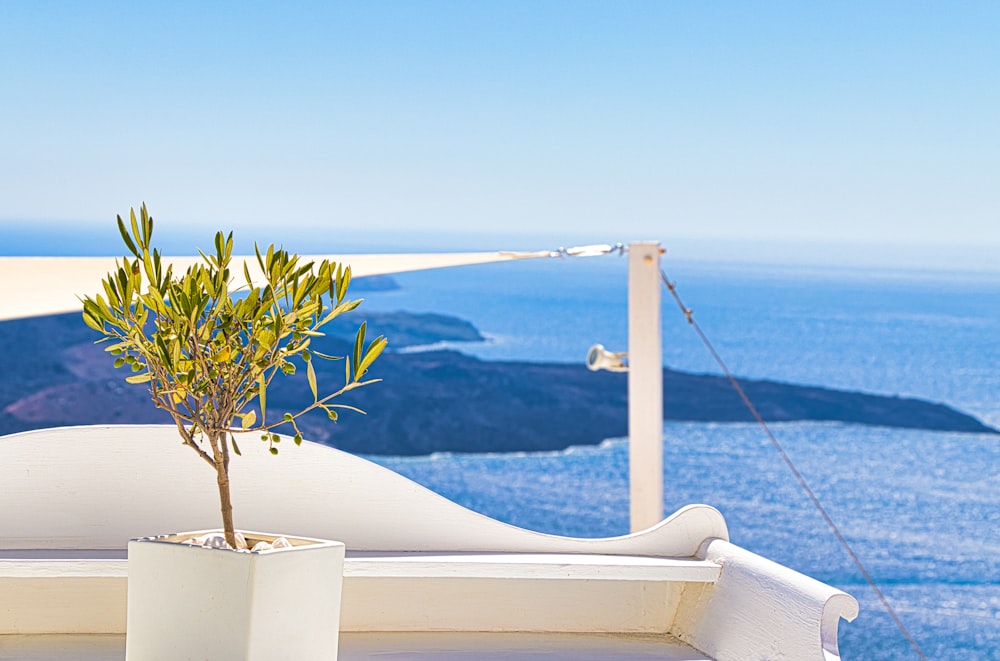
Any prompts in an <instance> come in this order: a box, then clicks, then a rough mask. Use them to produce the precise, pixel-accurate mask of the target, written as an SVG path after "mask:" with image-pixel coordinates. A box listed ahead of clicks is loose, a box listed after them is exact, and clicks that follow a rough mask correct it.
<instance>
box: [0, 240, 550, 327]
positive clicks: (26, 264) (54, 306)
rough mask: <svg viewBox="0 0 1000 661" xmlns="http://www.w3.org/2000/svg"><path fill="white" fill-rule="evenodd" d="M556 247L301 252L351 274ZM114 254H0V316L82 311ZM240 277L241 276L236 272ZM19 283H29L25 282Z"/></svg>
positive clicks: (252, 262)
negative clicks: (345, 266)
mask: <svg viewBox="0 0 1000 661" xmlns="http://www.w3.org/2000/svg"><path fill="white" fill-rule="evenodd" d="M557 254H558V253H554V252H551V251H540V252H478V253H425V254H398V255H303V256H302V257H301V259H303V260H304V262H303V263H305V262H308V261H319V260H322V259H329V260H331V261H334V262H338V263H343V264H348V265H350V266H351V273H352V275H353V276H354V277H362V276H366V275H382V274H391V273H403V272H406V271H422V270H426V269H436V268H445V267H451V266H464V265H469V264H487V263H490V262H504V261H510V260H515V259H531V258H536V257H554V256H556V255H557ZM198 260H199V258H197V257H166V256H165V257H164V258H163V261H164V263H165V264H166V263H169V264H172V265H173V266H174V272H175V273H182V272H183V271H184V270H185V269H187V268H188V267H189V266H190V265H192V264H194V263H196V262H197V261H198ZM244 263H245V264H246V265H247V267H248V269H249V270H250V275H251V277H253V278H260V277H261V276H260V267H259V266H258V264H257V258H256V257H254V256H249V257H233V264H234V266H233V267H232V272H233V273H234V274H235V273H238V274H242V273H243V266H242V265H243V264H244ZM115 268H116V266H115V258H114V257H0V320H4V319H19V318H22V317H34V316H39V315H45V314H59V313H63V312H82V311H83V305H82V303H80V299H79V298H78V297H82V296H85V295H91V296H92V295H94V294H97V293H98V292H101V291H103V290H102V289H101V280H102V279H103V278H104V277H105V276H106V275H107V274H108V273H109V272H110V271H112V270H115ZM239 277H242V276H239ZM24 283H31V286H30V287H25V286H24Z"/></svg>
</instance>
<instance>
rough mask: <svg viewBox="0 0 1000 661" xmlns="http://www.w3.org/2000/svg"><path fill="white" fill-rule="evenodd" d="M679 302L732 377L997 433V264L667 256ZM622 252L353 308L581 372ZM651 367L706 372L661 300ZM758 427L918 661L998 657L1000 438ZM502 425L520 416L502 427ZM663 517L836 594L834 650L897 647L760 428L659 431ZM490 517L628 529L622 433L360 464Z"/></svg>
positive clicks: (603, 335)
mask: <svg viewBox="0 0 1000 661" xmlns="http://www.w3.org/2000/svg"><path fill="white" fill-rule="evenodd" d="M664 267H665V269H666V271H667V273H668V274H669V276H670V277H671V279H672V280H674V281H675V282H676V283H677V287H678V291H679V292H680V294H681V296H682V298H683V299H684V302H685V303H686V305H687V306H688V307H689V308H691V309H692V310H693V311H694V316H695V319H697V320H698V322H699V324H700V325H701V327H702V328H703V329H704V331H705V333H706V334H707V335H708V336H709V338H711V340H712V341H713V342H714V343H715V346H716V348H717V349H718V351H719V353H720V354H721V355H722V356H723V358H724V359H725V360H726V361H727V362H728V364H729V366H730V368H731V369H732V371H733V372H734V373H736V374H737V375H739V376H743V377H750V378H768V379H776V380H781V381H788V382H794V383H803V384H815V385H821V386H829V387H837V388H844V389H851V390H862V391H867V392H873V393H881V394H888V395H900V396H913V397H921V398H925V399H929V400H934V401H939V402H944V403H947V404H949V405H951V406H954V407H956V408H958V409H960V410H963V411H965V412H967V413H971V414H973V415H975V416H977V417H978V418H979V419H981V420H982V421H984V422H986V423H987V424H990V425H992V426H995V427H1000V364H998V359H1000V332H998V329H1000V274H997V273H988V274H982V273H979V274H976V273H959V272H943V271H933V272H920V271H902V270H897V271H892V270H879V269H869V270H863V269H835V268H825V269H819V268H813V269H810V268H804V267H788V268H779V267H764V266H759V265H758V266H749V265H743V266H741V265H734V264H711V263H705V262H701V263H698V262H683V261H676V262H675V261H673V260H671V259H669V258H668V259H665V260H664ZM626 271H627V269H626V260H625V259H624V258H621V257H617V256H605V257H600V258H586V259H582V258H577V259H556V260H537V261H530V262H517V263H505V264H494V265H485V266H475V267H464V268H463V269H454V270H447V271H427V272H422V273H411V274H405V275H400V276H396V279H397V280H398V282H399V283H400V284H401V286H402V287H401V289H399V290H395V291H387V292H370V293H366V294H365V296H366V299H367V300H366V302H365V304H364V306H363V307H362V310H363V309H365V308H367V309H373V310H375V309H377V310H409V311H414V312H439V313H446V314H453V315H456V316H460V317H463V318H465V319H468V320H469V321H471V322H473V323H474V324H475V325H476V326H477V327H478V328H479V329H480V330H481V332H482V333H483V334H484V335H486V336H487V337H488V341H487V342H485V343H482V344H475V345H470V344H462V345H455V346H454V347H453V348H456V349H458V350H460V351H463V352H467V353H469V354H473V355H476V356H480V357H482V358H484V359H490V360H527V361H552V362H576V363H582V362H583V360H584V357H585V355H586V352H587V349H588V347H590V346H591V345H592V344H594V343H597V342H600V343H602V344H604V345H605V346H606V347H608V348H609V349H611V350H622V351H623V350H625V349H626V338H627V323H626V321H627V320H626V315H627V308H626V287H627V274H626ZM663 331H664V360H665V363H666V365H668V366H669V367H672V368H675V369H681V370H686V371H692V372H701V373H719V368H718V367H717V366H716V365H715V364H714V363H713V361H712V359H711V357H710V355H709V353H708V352H707V351H706V349H705V348H704V347H703V346H702V345H701V343H700V341H699V340H698V338H697V336H696V335H695V334H694V333H693V332H692V330H691V328H690V327H689V325H688V324H687V323H686V322H685V320H684V318H683V316H682V315H681V314H680V313H679V311H678V309H677V307H676V304H675V303H674V302H673V300H672V299H670V298H669V297H668V295H667V293H666V291H664V302H663ZM772 429H773V431H774V433H775V435H776V436H777V438H778V440H779V441H780V443H781V444H782V445H783V446H784V447H785V449H786V450H787V452H788V453H789V455H790V456H791V458H792V460H793V461H794V462H795V464H796V465H797V467H798V469H799V470H800V471H801V473H802V474H803V475H804V476H805V478H806V479H807V480H808V482H809V483H810V485H811V487H812V489H813V490H814V491H815V492H816V494H817V496H818V497H819V498H820V500H821V501H822V502H823V503H824V505H825V506H826V508H827V509H828V511H829V512H830V514H831V515H832V517H833V519H834V520H835V521H836V522H837V524H838V525H839V526H840V528H841V530H842V531H843V533H844V534H845V536H846V537H847V539H848V540H849V541H850V543H851V544H852V546H853V548H854V550H855V551H856V553H857V554H858V556H860V558H861V560H862V561H863V562H864V563H865V565H866V566H867V568H868V570H869V571H870V572H871V574H872V575H873V576H874V577H875V579H876V580H877V581H878V583H879V584H880V586H881V588H882V590H883V592H884V593H885V594H886V596H887V597H888V599H889V601H890V602H891V603H892V604H893V606H894V607H895V608H896V610H897V612H898V613H899V615H900V617H901V618H902V620H903V622H904V623H905V624H906V626H907V627H908V628H909V630H910V632H911V633H912V634H913V636H914V637H915V639H916V640H917V642H918V643H919V645H920V646H921V647H922V649H923V651H924V652H925V654H926V655H927V657H928V658H930V659H936V660H951V659H954V660H959V659H961V660H963V661H967V660H970V659H972V660H979V659H986V660H989V659H1000V532H998V530H1000V436H995V435H986V434H954V433H937V432H926V431H916V430H900V429H888V428H880V427H866V426H859V425H846V424H839V423H783V424H775V425H773V426H772ZM510 433H511V434H517V433H518V430H517V421H512V423H511V429H510ZM664 435H665V439H666V443H665V447H664V476H663V478H664V494H665V495H664V508H665V511H666V512H673V511H675V510H676V509H678V508H679V507H681V506H683V505H685V504H688V503H695V502H702V503H708V504H710V505H713V506H715V507H717V508H718V509H719V510H721V511H722V513H723V514H724V515H725V516H726V519H727V521H728V522H729V527H730V533H731V536H732V539H733V541H734V542H735V543H737V544H739V545H741V546H744V547H746V548H749V549H751V550H753V551H755V552H757V553H760V554H762V555H764V556H767V557H769V558H772V559H774V560H777V561H778V562H781V563H782V564H785V565H788V566H791V567H793V568H795V569H797V570H799V571H802V572H804V573H806V574H809V575H811V576H814V577H816V578H819V579H820V580H823V581H825V582H827V583H830V584H832V585H835V586H837V587H839V588H841V589H843V590H846V591H847V592H850V593H851V594H853V595H854V596H855V597H857V598H858V600H859V601H860V603H861V615H860V616H859V617H858V619H857V620H856V621H855V622H853V623H843V624H842V626H841V651H842V654H843V658H844V659H847V660H880V659H885V660H890V659H891V660H896V659H915V658H917V656H916V654H915V653H914V652H913V650H912V648H911V647H910V646H909V643H908V642H907V641H906V640H905V638H904V637H903V636H902V634H900V633H899V631H898V630H897V629H896V627H895V625H894V624H893V622H892V621H891V619H890V618H889V616H888V615H887V614H886V613H885V612H884V610H883V609H882V608H881V606H880V604H879V602H878V600H877V599H876V597H875V596H874V594H873V593H872V591H871V590H870V589H869V587H868V586H867V584H865V582H864V581H863V579H862V578H861V576H860V574H859V573H858V571H857V570H856V569H855V567H854V565H853V564H852V563H851V562H850V560H849V559H848V556H847V555H846V553H845V552H844V551H843V549H842V548H841V547H840V546H839V545H838V543H837V541H836V540H835V538H834V536H833V535H832V534H831V533H830V531H829V529H828V528H827V527H826V524H825V523H824V522H823V520H822V518H821V517H820V515H819V514H818V513H817V512H816V511H815V510H814V509H813V507H812V506H811V504H810V502H809V500H808V499H807V497H806V496H805V494H804V493H803V492H802V491H801V489H800V488H799V486H798V484H797V483H796V482H795V480H794V478H793V477H792V475H791V473H790V472H789V470H788V469H787V468H786V467H785V465H784V463H783V462H782V460H781V459H780V457H779V456H778V455H777V454H776V452H775V451H774V450H773V448H772V446H771V445H770V443H769V441H768V440H767V438H766V436H765V435H764V434H763V432H762V431H761V430H760V428H759V427H757V426H755V425H750V424H703V423H669V424H666V425H665V427H664ZM373 459H375V460H376V461H379V462H380V463H382V464H384V465H387V466H389V467H391V468H393V469H395V470H397V471H399V472H401V473H403V474H405V475H408V476H409V477H411V478H413V479H414V480H416V481H418V482H420V483H422V484H425V485H427V486H428V487H430V488H431V489H434V490H435V491H438V492H439V493H442V494H444V495H445V496H447V497H449V498H451V499H453V500H455V501H457V502H459V503H461V504H463V505H466V506H468V507H470V508H472V509H474V510H477V511H480V512H483V513H485V514H487V515H490V516H493V517H495V518H498V519H500V520H503V521H507V522H509V523H512V524H515V525H518V526H522V527H525V528H530V529H533V530H539V531H544V532H552V533H559V534H569V535H580V536H608V535H619V534H624V533H626V532H628V506H627V491H628V486H627V471H628V467H627V446H626V440H625V439H608V440H607V441H605V442H604V443H603V444H601V445H600V446H590V447H574V448H571V449H569V450H566V451H564V452H557V453H544V454H475V455H461V454H441V455H433V456H429V457H415V458H414V457H411V458H401V457H373Z"/></svg>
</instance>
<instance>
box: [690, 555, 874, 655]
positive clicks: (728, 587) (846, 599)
mask: <svg viewBox="0 0 1000 661" xmlns="http://www.w3.org/2000/svg"><path fill="white" fill-rule="evenodd" d="M699 555H700V557H703V558H705V559H708V560H711V561H713V562H716V563H718V564H720V565H722V575H721V577H720V578H719V581H718V582H717V583H715V584H714V585H712V586H711V588H710V589H697V588H696V589H692V590H690V591H688V592H686V593H685V595H684V599H683V600H682V603H681V605H680V608H679V611H678V617H677V621H676V623H675V628H674V630H673V633H675V634H676V635H677V636H678V637H679V638H681V639H682V640H684V641H685V642H687V643H689V644H691V645H692V646H694V647H696V648H697V649H699V650H701V651H703V652H705V653H706V654H708V655H709V656H711V657H712V658H714V659H717V660H718V661H746V660H747V659H773V658H782V659H796V660H798V659H801V660H803V661H805V660H809V659H815V660H816V661H835V660H837V659H840V652H839V649H838V645H837V628H838V626H839V624H840V619H841V618H843V619H845V620H847V621H848V622H850V621H852V620H854V618H855V617H857V615H858V602H857V601H856V600H855V599H854V597H852V596H850V595H849V594H847V593H845V592H841V591H840V590H837V589H835V588H832V587H830V586H829V585H826V584H824V583H820V582H819V581H817V580H814V579H812V578H809V577H808V576H804V575H802V574H799V573H798V572H796V571H793V570H791V569H789V568H787V567H784V566H782V565H779V564H777V563H774V562H772V561H770V560H767V559H766V558H762V557H760V556H759V555H755V554H753V553H751V552H749V551H747V550H745V549H742V548H740V547H738V546H735V545H733V544H730V543H729V542H726V541H723V540H712V541H709V542H706V544H705V547H704V548H703V549H702V551H701V553H700V554H699ZM778 650H780V651H781V655H780V656H778V654H777V651H778Z"/></svg>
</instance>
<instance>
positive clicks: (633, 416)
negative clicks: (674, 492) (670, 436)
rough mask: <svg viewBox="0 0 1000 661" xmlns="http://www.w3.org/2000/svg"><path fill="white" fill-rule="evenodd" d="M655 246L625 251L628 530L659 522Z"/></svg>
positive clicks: (631, 247)
mask: <svg viewBox="0 0 1000 661" xmlns="http://www.w3.org/2000/svg"><path fill="white" fill-rule="evenodd" d="M661 252H662V250H661V249H660V244H659V243H647V242H642V243H632V244H629V248H628V282H629V285H628V403H629V404H628V435H629V485H630V503H631V508H630V510H631V511H630V514H631V528H632V532H636V531H639V530H644V529H646V528H648V527H650V526H652V525H655V524H657V523H659V522H660V521H661V520H662V519H663V347H662V344H661V341H662V340H661V336H662V330H661V323H660V316H661V310H660V254H661Z"/></svg>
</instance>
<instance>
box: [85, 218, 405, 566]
mask: <svg viewBox="0 0 1000 661" xmlns="http://www.w3.org/2000/svg"><path fill="white" fill-rule="evenodd" d="M129 215H130V223H129V225H128V226H126V224H125V222H124V221H123V220H122V218H121V216H118V229H119V231H120V232H121V236H122V239H123V240H124V242H125V246H126V247H127V248H128V251H129V252H130V253H131V255H132V258H129V257H127V256H126V257H124V258H123V259H122V261H121V262H120V263H118V264H117V265H116V266H117V270H116V271H114V272H112V273H109V274H108V276H107V277H106V278H105V279H104V280H103V281H102V284H103V288H104V293H103V294H100V293H99V294H97V295H95V296H87V297H85V298H84V299H83V320H84V322H85V323H86V324H87V325H88V326H89V327H90V328H92V329H94V330H95V331H97V332H98V333H101V334H102V335H103V336H104V337H103V338H101V339H100V340H98V342H99V343H100V342H108V343H110V344H109V346H108V347H107V348H106V349H105V351H107V352H109V353H110V354H111V355H112V356H113V357H114V364H115V367H124V368H128V369H130V370H131V371H132V372H133V374H132V375H130V376H128V377H127V378H126V381H128V382H129V383H139V384H147V386H148V388H149V393H150V395H151V396H152V399H153V402H154V404H155V405H156V407H157V408H161V409H163V410H165V411H166V412H167V413H169V414H170V416H171V417H172V418H173V421H174V423H175V424H176V425H177V431H178V432H179V434H180V437H181V439H182V442H183V444H184V445H187V446H189V447H190V448H191V449H192V450H193V451H194V452H195V453H196V454H197V455H198V456H199V457H201V458H202V459H203V460H204V461H206V462H208V463H209V464H210V465H211V466H212V467H213V468H214V469H215V472H216V477H217V482H218V488H219V500H220V506H221V510H222V523H223V528H224V530H225V536H226V541H227V542H228V543H229V544H230V545H231V546H232V547H234V548H235V547H236V537H235V528H234V526H233V506H232V500H231V497H230V487H229V460H230V449H231V450H232V452H234V453H235V454H237V455H238V454H240V449H239V446H238V445H237V443H236V436H237V434H241V433H259V434H260V435H261V436H260V438H261V440H262V441H264V442H266V443H268V444H269V449H270V452H271V453H272V454H277V452H278V448H277V447H276V444H277V443H278V442H279V440H280V437H279V436H278V434H277V433H275V431H274V430H275V429H276V428H278V427H281V426H282V425H287V426H289V427H290V428H291V431H292V432H293V434H294V440H295V443H296V444H297V445H298V444H300V443H301V442H302V434H301V432H300V431H299V427H298V425H297V422H296V421H297V420H298V418H299V417H300V416H302V415H304V414H305V413H308V412H309V411H313V410H316V409H319V410H322V411H324V412H326V414H327V415H328V416H329V418H330V419H331V420H334V421H335V420H336V419H337V411H338V409H351V410H355V411H359V409H356V408H354V407H352V406H348V405H344V404H336V403H333V402H332V400H334V399H335V398H336V397H338V396H339V395H342V394H344V393H346V392H348V391H350V390H353V389H355V388H359V387H361V386H365V385H368V384H370V383H374V382H375V381H377V379H367V380H366V379H365V374H366V372H367V371H368V368H369V367H370V366H371V364H372V363H373V362H374V361H375V359H376V358H377V357H378V356H379V354H381V353H382V350H383V349H384V348H385V346H386V340H385V338H384V337H381V336H379V337H378V338H376V339H375V340H372V341H371V343H369V344H368V345H367V347H366V346H365V324H364V323H362V324H361V326H360V328H359V329H358V332H357V335H356V337H355V342H354V351H353V354H352V355H347V356H328V355H324V354H322V353H320V352H319V351H316V350H315V349H313V348H312V347H311V346H310V343H311V341H312V340H313V338H315V337H318V336H321V335H323V333H322V332H321V331H320V328H321V327H322V326H324V325H325V324H327V323H328V322H330V321H331V320H332V319H334V318H335V317H337V316H338V315H340V314H342V313H344V312H348V311H350V310H353V309H354V308H356V307H357V306H358V305H359V304H360V303H361V301H360V300H347V299H346V298H345V296H346V293H347V288H348V285H349V284H350V281H351V269H350V267H349V266H346V267H345V266H343V265H340V264H337V263H333V262H329V261H327V260H323V261H322V262H320V263H319V264H314V263H312V262H309V263H301V262H300V260H299V257H298V256H297V255H292V254H289V253H288V252H286V251H284V250H280V249H275V248H274V246H273V245H272V246H270V247H269V248H268V249H267V250H266V251H265V252H263V253H261V251H260V249H259V248H257V247H256V246H255V252H256V256H257V262H258V265H259V266H260V270H261V272H262V273H263V281H261V282H259V283H255V282H254V281H253V279H252V278H251V275H250V271H249V269H248V268H247V266H246V264H243V268H242V273H240V274H239V275H240V276H242V278H243V282H241V283H240V286H239V287H237V288H236V289H233V288H231V287H232V284H233V282H234V280H235V278H236V277H237V276H236V275H235V274H233V273H232V272H231V271H230V265H231V262H232V250H233V236H232V233H230V234H229V236H228V237H225V236H223V234H222V233H221V232H219V233H218V234H216V235H215V252H214V254H211V255H206V254H205V253H204V252H201V258H202V259H201V261H199V262H197V263H196V264H195V265H194V266H191V267H190V268H188V269H187V270H186V271H185V272H184V273H183V274H180V275H179V274H175V273H173V270H172V267H171V266H169V265H167V264H165V263H164V262H163V261H162V260H161V256H160V252H159V250H156V249H153V248H152V247H151V245H150V237H151V235H152V232H153V219H152V217H150V215H149V214H148V212H147V211H146V205H145V204H143V205H142V207H141V209H140V214H139V218H138V219H137V218H136V214H135V210H134V209H132V210H130V214H129ZM316 359H325V360H343V361H344V366H345V369H344V371H345V377H344V384H343V386H341V387H340V388H338V389H337V390H335V391H333V392H329V393H328V394H325V393H326V392H327V391H325V390H324V391H322V392H321V391H320V390H319V388H318V385H317V381H316V371H315V369H314V367H313V361H314V360H316ZM296 363H298V364H299V365H300V366H301V365H303V364H304V366H305V371H306V378H307V380H308V382H309V388H310V389H311V391H312V402H309V403H307V404H306V405H305V406H303V407H302V408H301V409H299V410H296V411H287V412H285V411H283V412H280V413H279V414H278V416H277V417H274V416H272V419H271V420H270V421H269V420H268V410H267V390H268V387H269V386H270V384H271V382H272V381H273V380H274V379H275V378H276V377H278V376H279V375H282V376H287V375H291V374H294V373H295V371H296ZM258 410H259V411H260V418H259V419H258V418H257V411H258ZM237 421H238V424H237Z"/></svg>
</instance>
